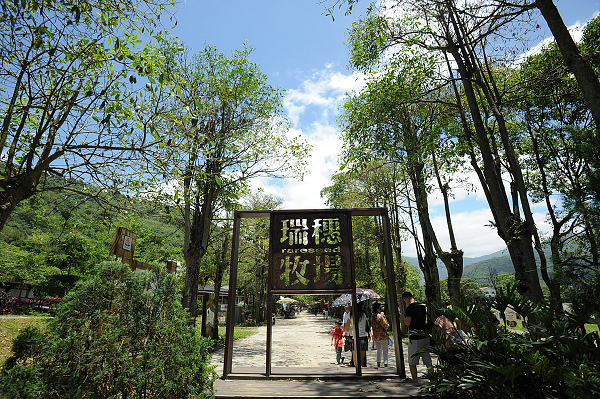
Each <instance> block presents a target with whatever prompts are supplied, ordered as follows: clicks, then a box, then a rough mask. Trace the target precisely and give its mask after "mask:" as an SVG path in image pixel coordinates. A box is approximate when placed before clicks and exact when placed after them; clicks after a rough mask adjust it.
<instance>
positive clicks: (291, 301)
mask: <svg viewBox="0 0 600 399" xmlns="http://www.w3.org/2000/svg"><path fill="white" fill-rule="evenodd" d="M297 302H298V301H297V300H295V299H293V298H286V297H281V299H279V300H278V301H277V303H286V304H288V305H291V304H294V303H297Z"/></svg>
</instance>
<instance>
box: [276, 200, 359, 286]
mask: <svg viewBox="0 0 600 399" xmlns="http://www.w3.org/2000/svg"><path fill="white" fill-rule="evenodd" d="M270 222H271V223H270V229H271V234H270V240H271V241H270V248H271V260H270V265H269V266H270V273H269V274H270V280H271V290H273V291H286V290H293V291H297V292H300V291H301V292H307V293H310V292H312V291H315V290H340V289H351V288H352V278H351V245H352V226H351V222H350V214H349V213H348V212H347V211H339V210H335V209H332V210H318V211H294V212H286V211H276V212H272V213H271V218H270Z"/></svg>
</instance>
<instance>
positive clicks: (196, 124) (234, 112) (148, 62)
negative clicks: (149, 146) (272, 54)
mask: <svg viewBox="0 0 600 399" xmlns="http://www.w3.org/2000/svg"><path fill="white" fill-rule="evenodd" d="M159 43H160V45H159V46H157V47H154V48H148V49H147V53H146V54H145V55H144V58H143V60H142V64H141V65H143V69H144V70H148V71H149V72H150V73H149V80H150V81H149V83H148V85H147V88H146V91H145V94H144V101H142V100H140V101H138V102H139V103H140V104H141V105H140V107H142V110H143V111H145V112H149V113H150V115H154V113H155V112H156V110H157V109H159V108H162V110H161V111H160V112H157V115H158V116H157V118H156V119H152V118H148V117H146V118H145V119H143V120H145V121H150V123H151V125H152V126H154V128H155V129H159V130H160V131H161V134H162V135H163V137H164V140H165V142H166V145H164V146H157V147H155V148H154V151H155V152H154V153H146V154H145V157H146V158H145V160H146V161H147V162H148V172H147V174H148V177H149V180H145V181H146V182H147V181H153V182H154V189H155V190H156V191H157V192H161V193H162V194H167V195H168V196H169V197H170V201H172V202H176V203H177V204H180V205H181V207H180V213H179V214H180V216H181V217H182V221H183V225H184V226H185V243H184V248H183V253H184V259H185V263H186V277H185V286H184V290H183V304H184V307H186V308H189V309H190V313H191V315H192V316H196V315H197V291H198V281H199V280H198V279H199V272H200V265H201V261H202V258H203V257H204V255H205V254H206V251H207V247H208V245H209V240H210V237H211V228H212V221H213V218H214V217H215V209H216V207H217V205H218V204H220V203H221V204H222V203H223V202H224V200H226V199H227V198H229V199H231V198H236V197H239V196H240V195H241V193H242V192H243V190H244V189H245V186H246V184H247V183H248V181H249V179H251V178H253V177H259V176H272V177H282V176H301V175H302V169H303V166H304V164H305V158H306V156H307V152H308V150H309V147H308V146H307V145H306V144H305V143H304V142H303V141H302V140H300V139H298V138H291V137H289V136H288V135H287V121H286V120H285V119H284V117H283V116H282V114H281V101H282V94H281V91H280V90H278V89H277V88H275V87H273V86H271V85H269V84H268V82H267V77H266V76H265V75H264V74H263V73H262V72H261V71H260V69H259V67H258V66H257V65H256V64H254V63H252V62H251V61H250V55H251V52H252V50H251V49H249V48H246V47H244V48H243V49H242V50H239V51H236V52H234V53H233V54H232V55H231V56H227V55H225V54H222V53H220V52H219V51H218V50H217V49H216V48H214V47H210V46H207V47H206V48H205V49H203V50H202V51H200V52H199V53H198V54H196V55H190V54H189V53H188V50H187V49H186V48H185V47H184V46H182V45H181V44H179V43H177V42H175V41H173V40H172V39H170V38H164V39H161V41H160V42H159ZM165 102H166V104H165ZM139 120H142V118H139ZM140 125H141V124H140ZM153 179H154V180H153ZM167 182H169V183H170V185H169V187H166V186H164V183H167ZM173 187H174V188H173Z"/></svg>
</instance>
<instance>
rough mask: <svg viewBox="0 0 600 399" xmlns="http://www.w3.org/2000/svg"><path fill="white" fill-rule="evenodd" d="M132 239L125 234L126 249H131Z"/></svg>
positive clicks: (124, 247)
mask: <svg viewBox="0 0 600 399" xmlns="http://www.w3.org/2000/svg"><path fill="white" fill-rule="evenodd" d="M131 241H132V238H131V237H129V236H125V238H124V240H123V249H124V250H125V251H131Z"/></svg>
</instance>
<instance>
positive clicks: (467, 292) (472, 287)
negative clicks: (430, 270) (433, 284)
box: [440, 278, 481, 305]
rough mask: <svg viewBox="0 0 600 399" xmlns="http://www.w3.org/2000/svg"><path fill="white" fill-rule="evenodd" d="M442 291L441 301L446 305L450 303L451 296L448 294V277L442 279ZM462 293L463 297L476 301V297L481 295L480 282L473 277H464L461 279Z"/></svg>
mask: <svg viewBox="0 0 600 399" xmlns="http://www.w3.org/2000/svg"><path fill="white" fill-rule="evenodd" d="M440 291H441V294H442V297H441V298H442V299H441V303H442V304H444V305H448V304H450V296H449V295H448V279H447V278H445V279H443V280H440ZM460 294H461V297H462V298H465V299H467V300H468V301H469V302H474V301H475V298H477V297H479V296H481V289H480V287H479V284H477V283H476V282H475V280H474V279H472V278H462V279H461V280H460Z"/></svg>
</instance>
